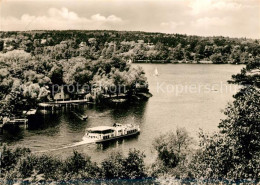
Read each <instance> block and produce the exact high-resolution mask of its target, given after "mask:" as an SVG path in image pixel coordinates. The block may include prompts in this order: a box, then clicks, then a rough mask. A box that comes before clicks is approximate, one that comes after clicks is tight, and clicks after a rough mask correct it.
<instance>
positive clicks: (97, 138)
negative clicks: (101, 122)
mask: <svg viewBox="0 0 260 185" xmlns="http://www.w3.org/2000/svg"><path fill="white" fill-rule="evenodd" d="M138 133H140V127H139V126H138V125H133V124H126V125H121V124H118V123H115V124H114V125H113V126H98V127H92V128H88V129H87V130H86V134H85V135H84V137H83V140H84V141H87V142H89V143H101V142H105V141H109V140H113V139H118V138H123V137H128V136H131V135H136V134H138Z"/></svg>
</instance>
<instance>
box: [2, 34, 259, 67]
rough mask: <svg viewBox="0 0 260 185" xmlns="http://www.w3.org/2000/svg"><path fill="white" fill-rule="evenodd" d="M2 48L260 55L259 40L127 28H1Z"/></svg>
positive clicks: (161, 57) (173, 58)
mask: <svg viewBox="0 0 260 185" xmlns="http://www.w3.org/2000/svg"><path fill="white" fill-rule="evenodd" d="M0 39H1V41H0V51H4V52H7V51H11V50H15V49H22V50H25V51H26V52H28V53H31V54H32V55H38V54H43V55H45V56H46V55H47V56H50V57H51V58H53V59H69V58H71V57H77V56H84V57H85V58H87V59H98V58H100V57H102V58H111V57H112V56H119V57H121V58H124V59H127V60H131V61H133V62H144V61H148V62H164V63H165V62H193V63H194V62H195V63H199V62H200V61H212V62H213V63H236V64H238V63H247V62H250V61H253V60H254V59H256V58H258V57H259V56H260V44H259V40H253V39H246V38H228V37H199V36H187V35H181V34H163V33H146V32H127V31H73V30H69V31H28V32H0Z"/></svg>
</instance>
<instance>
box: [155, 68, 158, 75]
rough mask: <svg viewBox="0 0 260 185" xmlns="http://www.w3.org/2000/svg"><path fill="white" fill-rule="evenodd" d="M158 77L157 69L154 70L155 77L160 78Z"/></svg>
mask: <svg viewBox="0 0 260 185" xmlns="http://www.w3.org/2000/svg"><path fill="white" fill-rule="evenodd" d="M158 75H159V72H158V69H157V68H155V70H154V76H158Z"/></svg>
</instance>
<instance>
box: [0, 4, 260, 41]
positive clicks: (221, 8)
mask: <svg viewBox="0 0 260 185" xmlns="http://www.w3.org/2000/svg"><path fill="white" fill-rule="evenodd" d="M68 29H73V30H126V31H147V32H163V33H180V34H187V35H199V36H229V37H246V38H253V39H260V0H0V30H1V31H28V30H68Z"/></svg>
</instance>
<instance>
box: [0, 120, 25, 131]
mask: <svg viewBox="0 0 260 185" xmlns="http://www.w3.org/2000/svg"><path fill="white" fill-rule="evenodd" d="M21 124H23V125H24V128H27V127H28V119H11V120H8V121H5V122H3V123H2V124H0V133H1V134H2V133H3V127H4V126H5V125H14V126H16V125H21Z"/></svg>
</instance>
